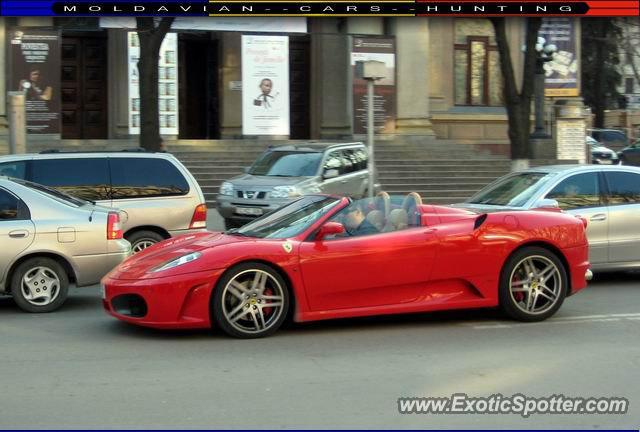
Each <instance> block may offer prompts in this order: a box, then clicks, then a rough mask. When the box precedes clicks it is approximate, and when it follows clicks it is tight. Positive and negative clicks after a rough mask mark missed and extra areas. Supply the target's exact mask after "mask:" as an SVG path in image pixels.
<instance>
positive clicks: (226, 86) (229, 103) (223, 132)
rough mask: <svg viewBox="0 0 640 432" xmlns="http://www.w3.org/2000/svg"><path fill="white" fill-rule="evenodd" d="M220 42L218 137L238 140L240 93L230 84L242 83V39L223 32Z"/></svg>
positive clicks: (237, 35) (240, 120)
mask: <svg viewBox="0 0 640 432" xmlns="http://www.w3.org/2000/svg"><path fill="white" fill-rule="evenodd" d="M220 40H221V46H220V49H221V55H220V59H221V65H220V66H221V69H220V71H221V73H220V78H219V82H220V84H219V91H220V107H219V109H220V136H221V137H222V138H223V139H225V138H238V137H240V136H242V93H241V92H239V91H238V90H236V89H234V88H232V87H231V86H230V83H231V81H242V37H241V34H240V33H239V32H225V33H222V37H221V38H220ZM246 85H247V83H242V86H243V87H244V86H246Z"/></svg>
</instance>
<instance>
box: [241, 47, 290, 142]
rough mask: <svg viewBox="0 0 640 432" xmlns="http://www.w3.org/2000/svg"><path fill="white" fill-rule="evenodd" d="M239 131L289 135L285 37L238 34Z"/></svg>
mask: <svg viewBox="0 0 640 432" xmlns="http://www.w3.org/2000/svg"><path fill="white" fill-rule="evenodd" d="M242 133H243V135H289V38H288V37H287V36H249V35H243V36H242Z"/></svg>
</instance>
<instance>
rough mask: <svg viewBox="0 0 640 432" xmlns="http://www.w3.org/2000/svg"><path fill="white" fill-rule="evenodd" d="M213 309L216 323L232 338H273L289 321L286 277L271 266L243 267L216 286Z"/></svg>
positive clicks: (231, 272) (236, 267) (228, 274)
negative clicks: (270, 336)
mask: <svg viewBox="0 0 640 432" xmlns="http://www.w3.org/2000/svg"><path fill="white" fill-rule="evenodd" d="M212 308H213V310H212V315H213V320H214V321H215V323H216V324H217V325H218V326H219V327H220V328H221V329H222V330H223V331H224V332H225V333H227V334H228V335H230V336H233V337H237V338H242V339H250V338H259V337H264V336H269V335H271V334H272V333H274V332H275V331H276V330H278V328H280V326H281V325H282V323H283V321H284V320H285V318H286V315H287V311H288V308H289V292H288V290H287V285H286V282H285V281H284V280H283V278H282V276H280V275H279V274H278V272H276V271H275V270H274V269H272V268H271V267H269V266H267V265H265V264H262V263H245V264H240V265H238V266H235V267H233V268H232V269H231V270H229V271H228V272H227V273H226V274H225V275H224V276H223V277H222V278H221V279H220V280H219V281H218V283H217V284H216V287H215V291H214V294H213V305H212Z"/></svg>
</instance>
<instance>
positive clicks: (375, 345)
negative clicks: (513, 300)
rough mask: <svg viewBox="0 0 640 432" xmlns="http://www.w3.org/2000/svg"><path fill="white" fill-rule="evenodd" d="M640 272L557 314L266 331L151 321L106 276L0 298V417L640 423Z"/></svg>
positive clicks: (102, 422)
mask: <svg viewBox="0 0 640 432" xmlns="http://www.w3.org/2000/svg"><path fill="white" fill-rule="evenodd" d="M639 282H640V275H638V274H636V275H631V274H626V275H620V276H616V277H612V276H607V277H600V278H598V279H597V280H596V281H594V282H593V283H592V284H591V286H590V287H589V288H588V289H586V290H584V291H583V292H581V293H579V294H577V295H576V296H574V297H571V298H569V299H567V301H566V303H565V304H564V305H563V307H562V309H561V310H560V311H559V313H558V314H557V315H556V316H555V317H554V318H552V319H551V320H549V321H546V322H544V323H536V324H521V323H515V322H512V321H508V320H505V319H503V318H502V316H501V315H500V314H499V313H497V312H496V311H490V310H489V311H474V312H456V313H437V314H419V315H411V316H401V317H386V318H373V319H372V318H367V319H352V320H339V321H331V322H319V323H312V324H304V325H302V324H296V325H291V326H289V327H288V328H286V329H283V330H281V331H280V332H279V333H277V334H276V335H275V336H273V337H271V338H267V339H261V340H252V341H242V340H234V339H230V338H228V337H226V336H224V335H223V334H221V333H220V332H216V331H208V330H203V331H154V330H149V329H143V328H138V327H134V326H131V325H127V324H124V323H121V322H119V321H117V320H115V319H113V318H111V317H110V316H107V315H106V314H105V313H104V312H103V311H102V306H101V301H100V297H99V289H98V287H97V286H95V287H90V288H80V289H78V288H74V289H72V291H71V296H70V298H69V300H68V303H67V304H66V305H65V307H64V308H63V309H62V310H60V311H58V312H56V313H51V314H42V315H30V314H26V313H23V312H20V311H19V310H18V308H17V307H16V306H15V305H14V303H13V301H12V300H11V299H10V298H2V299H0V317H1V318H0V321H1V323H2V324H0V347H1V351H0V352H1V353H2V354H1V356H0V358H1V361H2V368H1V369H0V383H1V386H2V387H1V388H2V394H3V401H2V411H1V414H0V428H16V429H17V428H45V427H46V428H281V427H288V428H294V427H295V428H312V427H316V428H330V427H333V428H340V427H341V428H445V427H455V428H470V427H473V428H491V427H512V428H599V429H605V428H627V429H636V430H637V429H638V426H639V424H640V423H639V420H638V419H640V389H639V387H638V385H637V384H638V382H640V345H639V342H640V336H639V335H640V313H638V312H639V311H638V305H640V283H639ZM460 392H464V393H468V394H470V395H474V396H488V395H491V394H493V393H501V394H504V395H513V394H516V393H523V394H526V395H529V396H536V397H541V396H551V395H553V394H563V395H565V396H574V397H589V396H596V397H600V396H622V397H626V398H628V399H629V401H630V408H629V411H628V413H627V414H626V415H557V414H556V415H543V414H538V415H532V416H530V417H529V418H523V417H521V416H520V415H517V414H510V415H493V414H492V415H488V414H485V415H470V414H456V415H451V414H449V415H445V414H441V415H429V414H404V415H401V414H399V413H398V408H397V398H398V397H402V396H417V397H429V396H440V397H445V396H450V395H451V394H453V393H460Z"/></svg>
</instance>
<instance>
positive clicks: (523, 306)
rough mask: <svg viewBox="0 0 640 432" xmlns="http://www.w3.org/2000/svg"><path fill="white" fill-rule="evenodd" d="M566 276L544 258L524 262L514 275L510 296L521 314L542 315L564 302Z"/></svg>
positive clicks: (535, 256) (511, 280)
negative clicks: (564, 279) (563, 293)
mask: <svg viewBox="0 0 640 432" xmlns="http://www.w3.org/2000/svg"><path fill="white" fill-rule="evenodd" d="M561 293H562V277H561V274H560V269H559V268H558V266H557V265H556V264H555V263H554V262H553V261H551V260H550V259H549V258H547V257H544V256H542V255H532V256H528V257H526V258H524V259H522V260H521V261H520V262H519V263H518V264H516V266H515V267H514V269H513V271H512V272H511V276H510V278H509V295H510V296H511V300H512V301H513V304H515V305H516V307H518V309H520V310H521V311H523V312H525V313H527V314H531V315H540V314H543V313H545V312H547V311H548V310H549V309H551V308H552V307H553V306H554V305H555V304H556V303H557V302H558V300H559V299H560V295H561Z"/></svg>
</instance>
